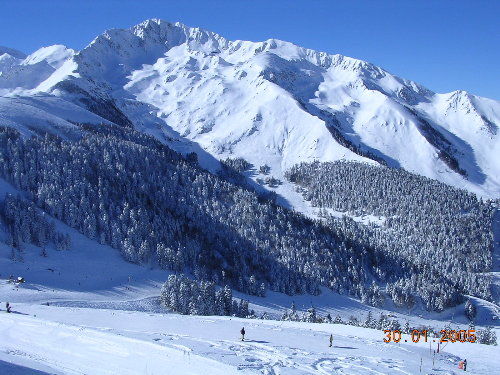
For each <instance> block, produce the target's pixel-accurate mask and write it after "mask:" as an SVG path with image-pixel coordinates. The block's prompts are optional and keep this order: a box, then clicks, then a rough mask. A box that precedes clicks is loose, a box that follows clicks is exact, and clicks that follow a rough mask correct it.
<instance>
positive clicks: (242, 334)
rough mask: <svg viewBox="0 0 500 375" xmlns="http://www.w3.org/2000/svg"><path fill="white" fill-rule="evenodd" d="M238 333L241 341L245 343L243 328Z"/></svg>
mask: <svg viewBox="0 0 500 375" xmlns="http://www.w3.org/2000/svg"><path fill="white" fill-rule="evenodd" d="M240 333H241V341H245V327H243V328H242V329H241V331H240Z"/></svg>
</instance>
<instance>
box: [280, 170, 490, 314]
mask: <svg viewBox="0 0 500 375" xmlns="http://www.w3.org/2000/svg"><path fill="white" fill-rule="evenodd" d="M287 178H288V179H289V180H290V181H292V182H294V183H295V184H297V185H298V186H299V189H300V190H301V192H302V193H303V195H304V198H305V199H306V200H308V201H310V202H311V204H312V205H313V206H316V207H321V208H322V209H325V210H323V211H324V212H323V213H324V214H325V215H326V216H327V217H328V218H329V219H328V225H329V226H330V228H332V229H333V230H334V231H335V232H336V233H337V234H338V235H339V236H340V237H341V238H342V239H344V241H346V242H348V243H351V244H353V246H361V247H362V248H364V249H367V250H368V251H370V250H369V249H371V251H373V253H374V254H375V256H374V257H373V258H372V259H375V263H374V264H371V269H372V270H373V271H374V272H373V275H374V276H375V278H376V279H377V280H379V281H381V282H383V283H387V286H386V290H387V294H388V295H389V296H390V297H391V298H392V300H393V301H394V303H395V304H396V305H399V306H406V307H408V308H411V307H412V306H413V305H414V304H415V302H416V299H415V296H417V295H418V296H419V297H420V298H421V300H422V301H423V302H424V304H425V307H426V308H427V309H429V310H437V311H441V310H443V309H444V308H446V307H449V306H453V305H456V304H458V303H459V302H461V301H462V296H463V295H464V294H470V295H474V296H477V297H480V298H484V299H491V290H490V284H491V281H490V279H489V277H488V276H485V275H484V273H485V272H489V271H491V267H492V249H493V233H492V215H493V213H494V206H493V204H491V202H483V201H482V200H481V199H478V198H477V197H476V196H475V195H473V194H471V193H468V192H466V191H464V190H460V189H456V188H453V187H450V186H448V185H445V184H443V183H440V182H438V181H435V180H431V179H428V178H425V177H422V176H417V175H415V174H412V173H409V172H407V171H405V170H402V169H391V168H388V167H379V166H372V165H368V164H364V163H356V162H346V161H339V162H334V163H319V162H316V163H309V164H300V165H297V166H294V167H293V168H292V169H291V170H290V171H288V172H287ZM327 208H328V209H333V210H334V211H337V212H342V213H347V214H349V215H350V216H358V217H359V216H362V215H366V214H371V215H376V216H379V217H383V218H385V221H384V224H383V225H382V227H378V226H377V225H364V224H361V223H358V222H356V221H355V220H353V219H351V218H349V217H348V216H344V217H343V218H342V219H338V218H337V217H335V216H334V215H330V214H328V211H327V210H326V209H327ZM395 262H397V263H398V264H399V265H398V267H396V268H395V267H394V264H395ZM376 289H377V287H376V285H374V286H373V288H372V291H371V292H369V293H362V295H361V297H362V299H364V300H365V301H367V302H369V301H370V300H373V298H374V297H373V296H374V293H375V295H378V296H380V294H379V293H378V291H377V290H376ZM380 297H381V298H383V296H380ZM377 298H378V297H376V299H377ZM372 302H375V303H373V304H375V305H377V304H378V303H376V301H372ZM380 302H382V300H380Z"/></svg>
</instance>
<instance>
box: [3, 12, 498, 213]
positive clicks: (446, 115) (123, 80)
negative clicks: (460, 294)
mask: <svg viewBox="0 0 500 375" xmlns="http://www.w3.org/2000/svg"><path fill="white" fill-rule="evenodd" d="M40 91H42V92H46V93H49V94H51V95H55V96H58V97H61V98H64V99H67V100H71V101H73V102H74V103H75V104H78V105H79V106H82V107H85V108H87V109H89V110H91V111H93V112H95V113H98V114H99V115H100V116H102V117H106V118H107V119H108V120H110V121H114V122H120V123H122V124H129V123H134V124H137V123H139V125H136V126H138V127H139V128H140V129H141V130H143V131H146V132H149V133H151V134H156V135H160V138H161V136H162V135H164V134H165V133H168V134H172V133H178V135H180V136H181V137H183V138H185V139H187V140H189V141H193V142H194V144H196V145H200V146H201V147H202V148H203V149H204V150H205V151H207V152H208V153H210V154H211V155H213V156H215V157H216V158H224V157H228V156H230V157H237V156H241V157H244V158H246V159H247V160H249V161H250V162H252V163H254V164H255V165H256V166H257V167H258V166H260V165H262V164H269V165H270V166H271V167H272V172H271V174H272V175H273V176H275V177H278V178H281V179H282V176H283V171H284V170H286V169H288V168H289V167H290V166H292V165H294V164H296V163H298V162H302V161H312V160H321V161H332V160H338V159H349V160H358V161H367V162H372V163H376V162H380V163H384V164H388V165H390V166H394V167H402V168H405V169H407V170H409V171H412V172H416V173H419V174H422V175H425V176H428V177H431V178H435V179H438V180H440V181H443V182H446V183H448V184H451V185H455V186H459V187H462V188H465V189H468V190H471V191H473V192H476V193H478V194H479V195H482V196H485V197H498V196H499V195H500V163H499V161H498V157H497V156H496V154H497V153H498V151H499V150H500V138H499V135H498V126H499V124H500V103H499V102H498V101H494V100H489V99H486V98H480V97H477V96H474V95H471V94H468V93H465V92H461V91H458V92H453V93H450V94H435V93H433V92H431V91H430V90H427V89H425V88H424V87H422V86H420V85H418V84H416V83H415V82H412V81H408V80H404V79H401V78H399V77H396V76H394V75H391V74H390V73H388V72H386V71H385V70H383V69H381V68H379V67H376V66H374V65H372V64H370V63H367V62H364V61H360V60H356V59H352V58H349V57H345V56H342V55H329V54H326V53H324V52H317V51H313V50H309V49H305V48H302V47H298V46H296V45H293V44H291V43H287V42H283V41H279V40H274V39H271V40H267V41H264V42H255V43H254V42H246V41H229V40H227V39H225V38H223V37H222V36H220V35H218V34H215V33H213V32H209V31H205V30H201V29H199V28H190V27H187V26H185V25H183V24H180V23H175V24H172V23H169V22H165V21H161V20H148V21H145V22H143V23H141V24H139V25H137V26H134V27H132V28H130V29H126V30H121V29H118V30H117V29H113V30H108V31H106V32H105V33H104V34H102V35H100V36H98V37H97V38H96V39H95V40H94V41H92V42H91V43H90V44H89V45H88V46H87V47H86V48H84V49H83V50H82V51H80V52H76V53H75V52H74V51H72V50H69V49H66V48H65V47H63V46H52V47H47V48H43V49H41V50H39V51H37V52H35V53H34V54H32V55H30V56H28V57H27V58H25V59H24V60H23V61H22V62H21V63H20V64H19V65H16V66H13V67H12V68H11V69H10V70H8V69H7V71H6V72H5V73H3V75H2V76H0V93H1V94H3V95H6V96H10V95H13V94H14V93H15V94H16V95H23V96H31V95H33V94H34V93H35V92H40ZM102 103H104V104H102ZM102 106H104V107H110V108H111V109H110V110H106V111H102V110H101V109H100V108H101V107H102ZM127 119H128V120H129V121H127ZM290 191H291V189H290V187H287V186H286V184H285V185H282V187H280V188H278V192H280V193H283V194H284V195H285V196H286V197H287V198H288V199H290V200H291V201H296V200H297V197H294V196H293V194H291V193H290ZM298 205H299V206H301V204H300V202H299V203H298ZM302 208H303V207H302Z"/></svg>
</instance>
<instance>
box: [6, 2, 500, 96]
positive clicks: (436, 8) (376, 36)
mask: <svg viewBox="0 0 500 375" xmlns="http://www.w3.org/2000/svg"><path fill="white" fill-rule="evenodd" d="M147 18H162V19H165V20H168V21H172V22H174V21H181V22H183V23H185V24H187V25H189V26H199V27H202V28H204V29H208V30H211V31H215V32H217V33H219V34H221V35H223V36H225V37H226V38H229V39H244V40H253V41H260V40H265V39H268V38H278V39H283V40H287V41H291V42H293V43H296V44H299V45H301V46H304V47H308V48H313V49H317V50H321V51H326V52H329V53H341V54H344V55H347V56H351V57H356V58H359V59H363V60H367V61H370V62H372V63H374V64H376V65H379V66H381V67H383V68H385V69H387V70H389V71H390V72H392V73H394V74H397V75H399V76H402V77H404V78H408V79H412V80H415V81H417V82H419V83H421V84H423V85H425V86H427V87H428V88H430V89H432V90H434V91H437V92H448V91H452V90H456V89H463V90H467V91H470V92H472V93H474V94H477V95H481V96H487V97H491V98H494V99H497V100H500V0H470V1H465V0H387V1H382V0H380V1H378V0H342V1H335V0H325V1H315V0H308V1H306V0H304V1H299V0H288V1H280V0H267V1H261V0H251V1H250V0H231V1H229V0H228V1H222V0H219V1H209V0H205V1H198V0H177V1H169V0H163V1H157V0H140V1H139V0H137V1H131V0H120V1H118V0H108V1H106V0H100V1H98V0H95V1H94V0H86V1H83V0H82V1H73V0H47V1H43V0H33V1H31V0H11V1H10V0H0V45H5V46H8V47H12V48H17V49H19V50H21V51H23V52H27V53H29V52H32V51H34V50H36V49H37V48H39V47H41V46H45V45H50V44H64V45H67V46H69V47H72V48H75V49H81V48H83V47H84V46H85V45H86V44H88V43H89V42H90V41H91V40H92V39H93V38H94V37H95V36H97V35H98V34H100V33H101V32H103V31H104V30H106V29H109V28H116V27H117V28H126V27H130V26H132V25H134V24H137V23H139V22H141V21H143V20H145V19H147Z"/></svg>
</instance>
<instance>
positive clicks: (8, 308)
mask: <svg viewBox="0 0 500 375" xmlns="http://www.w3.org/2000/svg"><path fill="white" fill-rule="evenodd" d="M5 309H6V310H7V312H8V313H10V310H11V309H12V308H11V307H10V303H8V302H5Z"/></svg>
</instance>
